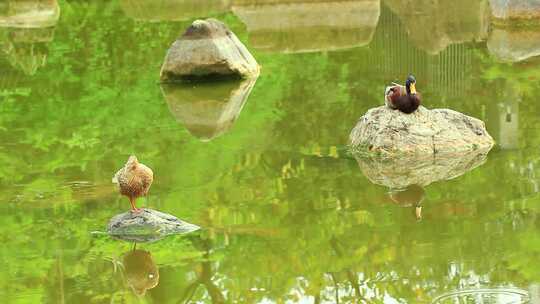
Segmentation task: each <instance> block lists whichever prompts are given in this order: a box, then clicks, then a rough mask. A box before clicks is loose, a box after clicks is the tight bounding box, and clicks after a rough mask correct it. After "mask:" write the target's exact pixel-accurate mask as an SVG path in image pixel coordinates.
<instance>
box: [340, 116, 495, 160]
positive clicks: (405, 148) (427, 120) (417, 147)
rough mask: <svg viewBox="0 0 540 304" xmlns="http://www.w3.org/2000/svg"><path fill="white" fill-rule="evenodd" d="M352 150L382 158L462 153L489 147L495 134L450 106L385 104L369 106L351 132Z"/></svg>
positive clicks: (479, 121)
mask: <svg viewBox="0 0 540 304" xmlns="http://www.w3.org/2000/svg"><path fill="white" fill-rule="evenodd" d="M349 144H350V147H351V149H352V151H353V152H356V153H360V154H368V155H377V156H381V157H383V158H394V157H404V156H420V157H428V156H434V155H438V156H443V155H444V156H448V157H452V156H460V155H466V154H467V153H470V152H474V151H477V150H480V151H485V150H487V151H489V150H490V149H491V148H492V147H493V145H494V141H493V138H492V137H491V136H490V135H489V134H488V132H487V130H486V128H485V125H484V122H482V121H481V120H479V119H476V118H474V117H470V116H467V115H465V114H462V113H459V112H456V111H453V110H449V109H433V110H428V109H426V108H425V107H422V106H420V107H419V108H418V110H417V111H415V112H414V113H412V114H404V113H402V112H400V111H398V110H393V109H390V108H388V107H386V106H381V107H377V108H373V109H370V110H369V111H368V112H367V113H366V114H364V115H363V116H362V117H360V119H359V120H358V123H357V124H356V126H355V127H354V129H353V130H352V132H351V134H350V136H349Z"/></svg>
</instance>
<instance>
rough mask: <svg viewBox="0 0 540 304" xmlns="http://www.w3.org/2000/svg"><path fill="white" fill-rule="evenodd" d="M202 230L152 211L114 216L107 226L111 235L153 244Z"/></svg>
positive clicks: (146, 210) (170, 216) (171, 216)
mask: <svg viewBox="0 0 540 304" xmlns="http://www.w3.org/2000/svg"><path fill="white" fill-rule="evenodd" d="M198 229H200V227H199V226H197V225H194V224H190V223H187V222H184V221H182V220H180V219H178V218H177V217H175V216H173V215H170V214H167V213H163V212H159V211H156V210H152V209H143V210H142V211H141V212H139V213H134V212H131V211H128V212H124V213H121V214H118V215H116V216H114V217H113V218H112V219H111V220H110V221H109V224H108V226H107V232H108V233H109V235H111V236H113V237H115V238H119V239H122V240H126V241H134V242H151V241H157V240H159V239H161V238H163V237H165V236H167V235H171V234H184V233H188V232H192V231H195V230H198Z"/></svg>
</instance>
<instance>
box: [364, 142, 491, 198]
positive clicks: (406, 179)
mask: <svg viewBox="0 0 540 304" xmlns="http://www.w3.org/2000/svg"><path fill="white" fill-rule="evenodd" d="M488 152H489V150H487V151H486V150H477V151H474V152H471V153H469V154H466V155H464V156H462V157H441V156H437V155H435V156H434V157H427V158H415V157H403V158H395V159H384V160H378V159H374V158H364V157H357V158H356V160H357V162H358V165H359V166H360V169H361V170H362V173H364V175H365V176H366V177H367V178H368V179H369V180H370V181H371V182H372V183H374V184H377V185H382V186H385V187H388V188H390V189H405V188H407V187H408V186H410V185H418V186H422V187H425V186H427V185H429V184H431V183H433V182H436V181H441V180H449V179H453V178H456V177H458V176H461V175H463V174H465V173H467V172H468V171H471V170H472V169H474V168H476V167H478V166H480V165H482V164H483V163H484V162H485V161H486V157H487V154H488Z"/></svg>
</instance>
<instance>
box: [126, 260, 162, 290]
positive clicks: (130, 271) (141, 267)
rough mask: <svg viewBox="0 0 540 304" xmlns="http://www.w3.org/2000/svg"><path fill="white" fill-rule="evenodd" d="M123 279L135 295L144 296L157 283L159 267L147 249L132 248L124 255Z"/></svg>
mask: <svg viewBox="0 0 540 304" xmlns="http://www.w3.org/2000/svg"><path fill="white" fill-rule="evenodd" d="M123 265H124V270H125V275H126V277H125V279H126V282H127V284H128V286H129V287H131V288H132V289H133V291H134V292H135V294H136V295H138V296H144V294H145V293H146V291H147V290H148V289H152V288H154V287H156V286H157V285H158V283H159V269H158V267H157V265H156V263H155V262H154V259H153V258H152V254H151V253H150V252H148V251H144V250H139V249H134V250H132V251H130V252H128V253H126V254H125V255H124V264H123Z"/></svg>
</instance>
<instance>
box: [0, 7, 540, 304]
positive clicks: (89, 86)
mask: <svg viewBox="0 0 540 304" xmlns="http://www.w3.org/2000/svg"><path fill="white" fill-rule="evenodd" d="M89 2H90V1H59V2H58V3H57V2H56V1H55V0H42V1H37V0H36V1H4V2H0V53H1V54H2V58H1V60H0V111H1V114H0V200H1V205H0V227H1V228H0V229H1V234H0V237H1V240H2V244H3V246H1V248H0V261H1V263H0V265H2V266H1V268H0V282H1V283H0V284H1V286H0V296H1V299H0V302H2V303H40V302H43V303H138V302H140V301H142V302H143V303H144V302H145V303H184V302H188V303H337V302H340V303H431V302H433V301H434V300H436V299H439V301H443V302H440V303H458V302H457V301H461V302H459V303H505V302H507V303H519V302H526V301H529V302H530V303H539V302H540V263H539V256H540V233H539V232H540V218H539V214H540V205H539V202H540V197H539V196H538V191H539V186H540V184H539V183H540V180H539V179H540V176H539V174H540V172H539V170H540V168H538V166H539V165H540V164H539V161H540V151H539V150H538V147H539V145H540V119H539V113H540V105H539V103H538V100H537V99H538V98H537V95H538V93H537V92H538V91H539V90H540V60H539V59H538V58H535V57H534V56H535V55H537V54H539V53H540V52H538V51H537V50H538V49H540V47H537V48H536V50H535V45H534V43H530V42H531V41H532V42H534V41H540V40H539V39H537V38H538V37H540V29H538V28H534V27H532V28H531V27H530V26H527V27H518V28H512V29H508V28H505V27H499V26H497V27H496V26H494V25H493V24H492V23H491V22H490V18H489V6H488V1H478V0H469V1H457V2H456V1H449V2H448V4H444V3H446V2H445V1H439V2H438V3H439V4H436V2H428V1H419V3H418V4H415V5H411V4H407V3H409V2H405V1H403V2H402V1H397V0H396V1H394V0H388V1H382V2H381V3H379V1H373V0H371V1H327V2H325V1H315V2H312V3H309V1H296V0H295V1H283V2H286V3H288V4H283V3H282V4H279V1H254V0H253V1H251V0H234V1H218V0H216V1H187V0H186V1H181V0H177V1H173V0H171V1H157V0H123V1H92V3H89ZM256 2H258V3H259V5H255V3H256ZM263 2H264V3H266V4H264V5H262V4H261V3H263ZM424 2H425V3H424ZM443 2H444V3H443ZM415 3H416V2H415ZM25 10H26V11H30V12H32V14H31V15H30V16H29V17H28V16H27V17H25V18H26V19H24V18H23V20H22V21H20V20H16V19H14V17H13V16H14V15H15V16H17V14H19V13H21V14H22V13H24V12H25ZM201 17H215V18H218V19H220V20H222V21H224V22H225V23H227V24H228V25H229V27H230V28H231V29H232V30H233V31H234V32H235V33H236V34H237V35H238V36H239V38H240V39H241V40H242V41H243V42H244V43H245V44H246V46H247V47H248V48H249V49H250V50H251V51H252V53H253V55H254V57H255V58H256V59H257V61H258V62H259V64H260V65H261V67H262V73H261V75H260V77H259V78H258V79H257V80H256V81H254V82H241V83H222V84H204V85H191V86H182V87H166V86H163V87H162V86H160V85H159V83H158V78H159V69H160V66H161V63H162V60H163V58H164V56H165V52H166V50H167V48H168V46H169V45H170V44H171V42H172V41H174V39H175V38H176V37H177V36H178V35H180V34H181V33H182V32H183V30H184V29H185V28H186V27H187V26H188V25H189V24H190V22H191V21H192V20H194V19H196V18H201ZM14 20H15V21H14ZM535 39H536V40H535ZM409 72H413V73H415V75H416V77H417V79H418V84H417V88H418V89H419V90H420V91H421V92H422V93H423V96H424V104H425V106H427V107H429V108H435V107H448V108H452V109H454V110H457V111H461V112H464V113H466V114H469V115H472V116H475V117H478V118H480V119H482V120H484V121H485V122H486V125H487V128H488V131H489V132H490V134H491V135H492V136H493V137H494V138H495V140H496V141H497V146H496V147H495V148H494V149H493V150H492V151H491V152H490V154H489V156H488V158H487V160H485V161H481V162H479V163H477V164H476V163H475V164H474V166H472V168H474V169H472V170H470V171H468V172H460V173H459V174H454V175H452V176H449V177H454V178H452V179H450V180H438V181H433V182H431V183H430V184H428V185H422V187H420V188H419V189H416V190H414V191H412V194H411V195H408V196H407V195H405V194H407V192H405V194H403V193H402V192H399V191H397V192H396V189H389V188H388V187H385V186H383V185H377V184H373V183H372V182H371V181H370V179H368V176H366V175H364V173H365V172H363V171H362V170H361V168H360V166H359V163H357V161H356V160H355V159H354V158H352V157H350V156H349V155H348V154H347V153H346V149H345V146H346V143H347V139H348V135H349V132H350V130H351V129H352V128H353V126H354V125H355V123H356V120H357V119H358V117H360V116H361V115H362V114H363V113H365V112H366V111H367V110H368V109H369V108H371V107H375V106H378V105H381V104H382V97H381V96H382V92H383V89H384V86H385V84H387V83H389V82H390V81H402V80H403V79H404V78H405V76H406V75H407V73H409ZM132 153H133V154H136V155H137V156H138V158H139V160H141V162H143V163H145V164H146V165H148V166H149V167H151V168H152V169H153V170H154V174H155V181H154V184H153V186H152V188H151V190H150V195H149V197H148V199H141V200H139V201H138V204H139V205H142V206H145V207H150V208H154V209H158V210H161V211H164V212H168V213H171V214H174V215H176V216H178V217H180V218H182V219H184V220H186V221H188V222H191V223H195V224H197V225H199V226H201V227H202V228H203V229H202V230H200V231H199V232H196V233H193V234H190V235H187V236H175V237H169V238H166V239H164V240H161V241H158V242H155V243H150V244H137V245H136V246H135V245H133V244H129V243H126V242H121V241H116V240H113V239H110V238H108V237H107V236H104V235H102V234H99V233H92V232H94V231H104V229H105V226H106V223H107V221H108V220H109V218H111V217H112V216H113V215H115V214H118V213H120V212H123V211H126V210H128V208H129V204H128V200H127V199H126V198H123V197H120V195H119V194H118V193H117V192H116V189H115V188H114V186H113V185H112V184H111V177H112V175H113V174H114V172H116V170H117V169H118V168H120V167H121V166H122V165H123V163H124V162H125V161H126V160H127V158H128V156H129V155H130V154H132ZM362 168H364V167H362ZM442 169H444V168H442ZM398 190H399V189H398ZM400 193H401V194H403V195H402V196H400ZM409 194H410V193H409ZM400 197H405V198H404V199H400ZM418 208H421V210H420V215H421V216H419V214H418V213H419V210H418ZM485 290H492V291H494V292H493V293H491V294H490V293H485V292H483V291H485ZM501 290H511V291H515V292H514V293H512V292H510V293H505V292H499V291H501ZM516 290H517V291H516ZM448 295H450V296H448ZM452 295H454V298H452ZM460 297H461V298H460ZM490 301H491V302H490ZM514 301H516V302H514Z"/></svg>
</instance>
